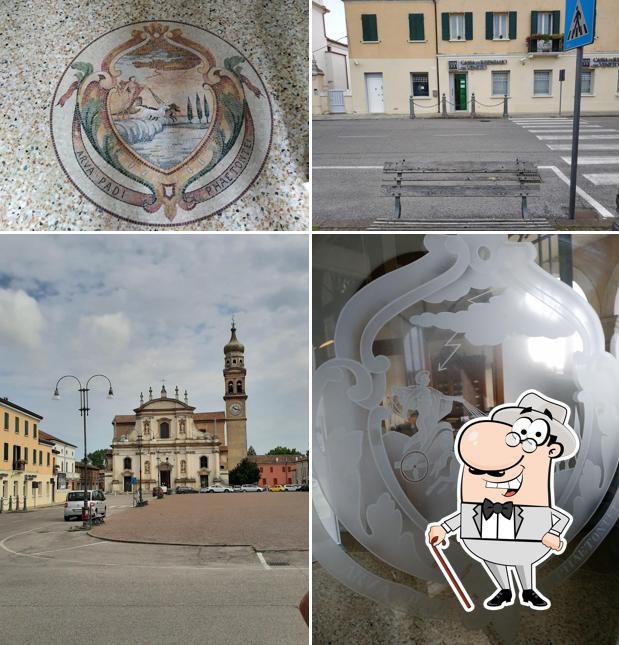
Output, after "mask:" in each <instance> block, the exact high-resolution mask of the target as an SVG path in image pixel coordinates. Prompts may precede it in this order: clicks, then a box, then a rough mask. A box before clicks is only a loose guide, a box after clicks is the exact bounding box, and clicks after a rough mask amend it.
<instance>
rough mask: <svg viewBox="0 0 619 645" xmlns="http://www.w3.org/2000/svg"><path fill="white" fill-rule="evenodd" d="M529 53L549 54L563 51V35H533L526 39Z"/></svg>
mask: <svg viewBox="0 0 619 645" xmlns="http://www.w3.org/2000/svg"><path fill="white" fill-rule="evenodd" d="M527 43H528V45H529V48H528V49H529V53H531V54H551V53H555V52H562V51H563V34H533V35H532V36H529V37H528V38H527Z"/></svg>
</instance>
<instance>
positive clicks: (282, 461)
mask: <svg viewBox="0 0 619 645" xmlns="http://www.w3.org/2000/svg"><path fill="white" fill-rule="evenodd" d="M307 459H308V458H307V457H306V456H305V455H252V456H250V457H249V460H250V461H253V462H254V463H255V464H256V465H257V466H258V468H259V470H260V479H259V480H258V483H259V484H260V485H261V486H279V485H284V484H297V483H299V484H304V483H306V482H307V481H308V479H307V477H306V479H304V480H302V481H298V477H302V476H303V472H305V471H306V470H307V465H304V463H305V462H306V461H307ZM297 470H299V474H298V475H297Z"/></svg>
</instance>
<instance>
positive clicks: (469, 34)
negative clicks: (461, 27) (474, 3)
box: [464, 11, 473, 40]
mask: <svg viewBox="0 0 619 645" xmlns="http://www.w3.org/2000/svg"><path fill="white" fill-rule="evenodd" d="M464 22H465V25H466V26H465V36H466V39H467V40H473V13H472V12H471V11H467V12H466V13H465V14H464Z"/></svg>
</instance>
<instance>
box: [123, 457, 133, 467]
mask: <svg viewBox="0 0 619 645" xmlns="http://www.w3.org/2000/svg"><path fill="white" fill-rule="evenodd" d="M123 467H124V469H125V470H131V457H125V458H124V460H123Z"/></svg>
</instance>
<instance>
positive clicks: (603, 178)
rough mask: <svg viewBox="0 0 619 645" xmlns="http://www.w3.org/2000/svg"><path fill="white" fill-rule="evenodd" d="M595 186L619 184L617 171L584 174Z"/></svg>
mask: <svg viewBox="0 0 619 645" xmlns="http://www.w3.org/2000/svg"><path fill="white" fill-rule="evenodd" d="M584 177H585V179H588V180H589V181H590V182H591V183H592V184H594V185H596V186H617V185H619V172H600V173H596V174H592V175H584Z"/></svg>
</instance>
